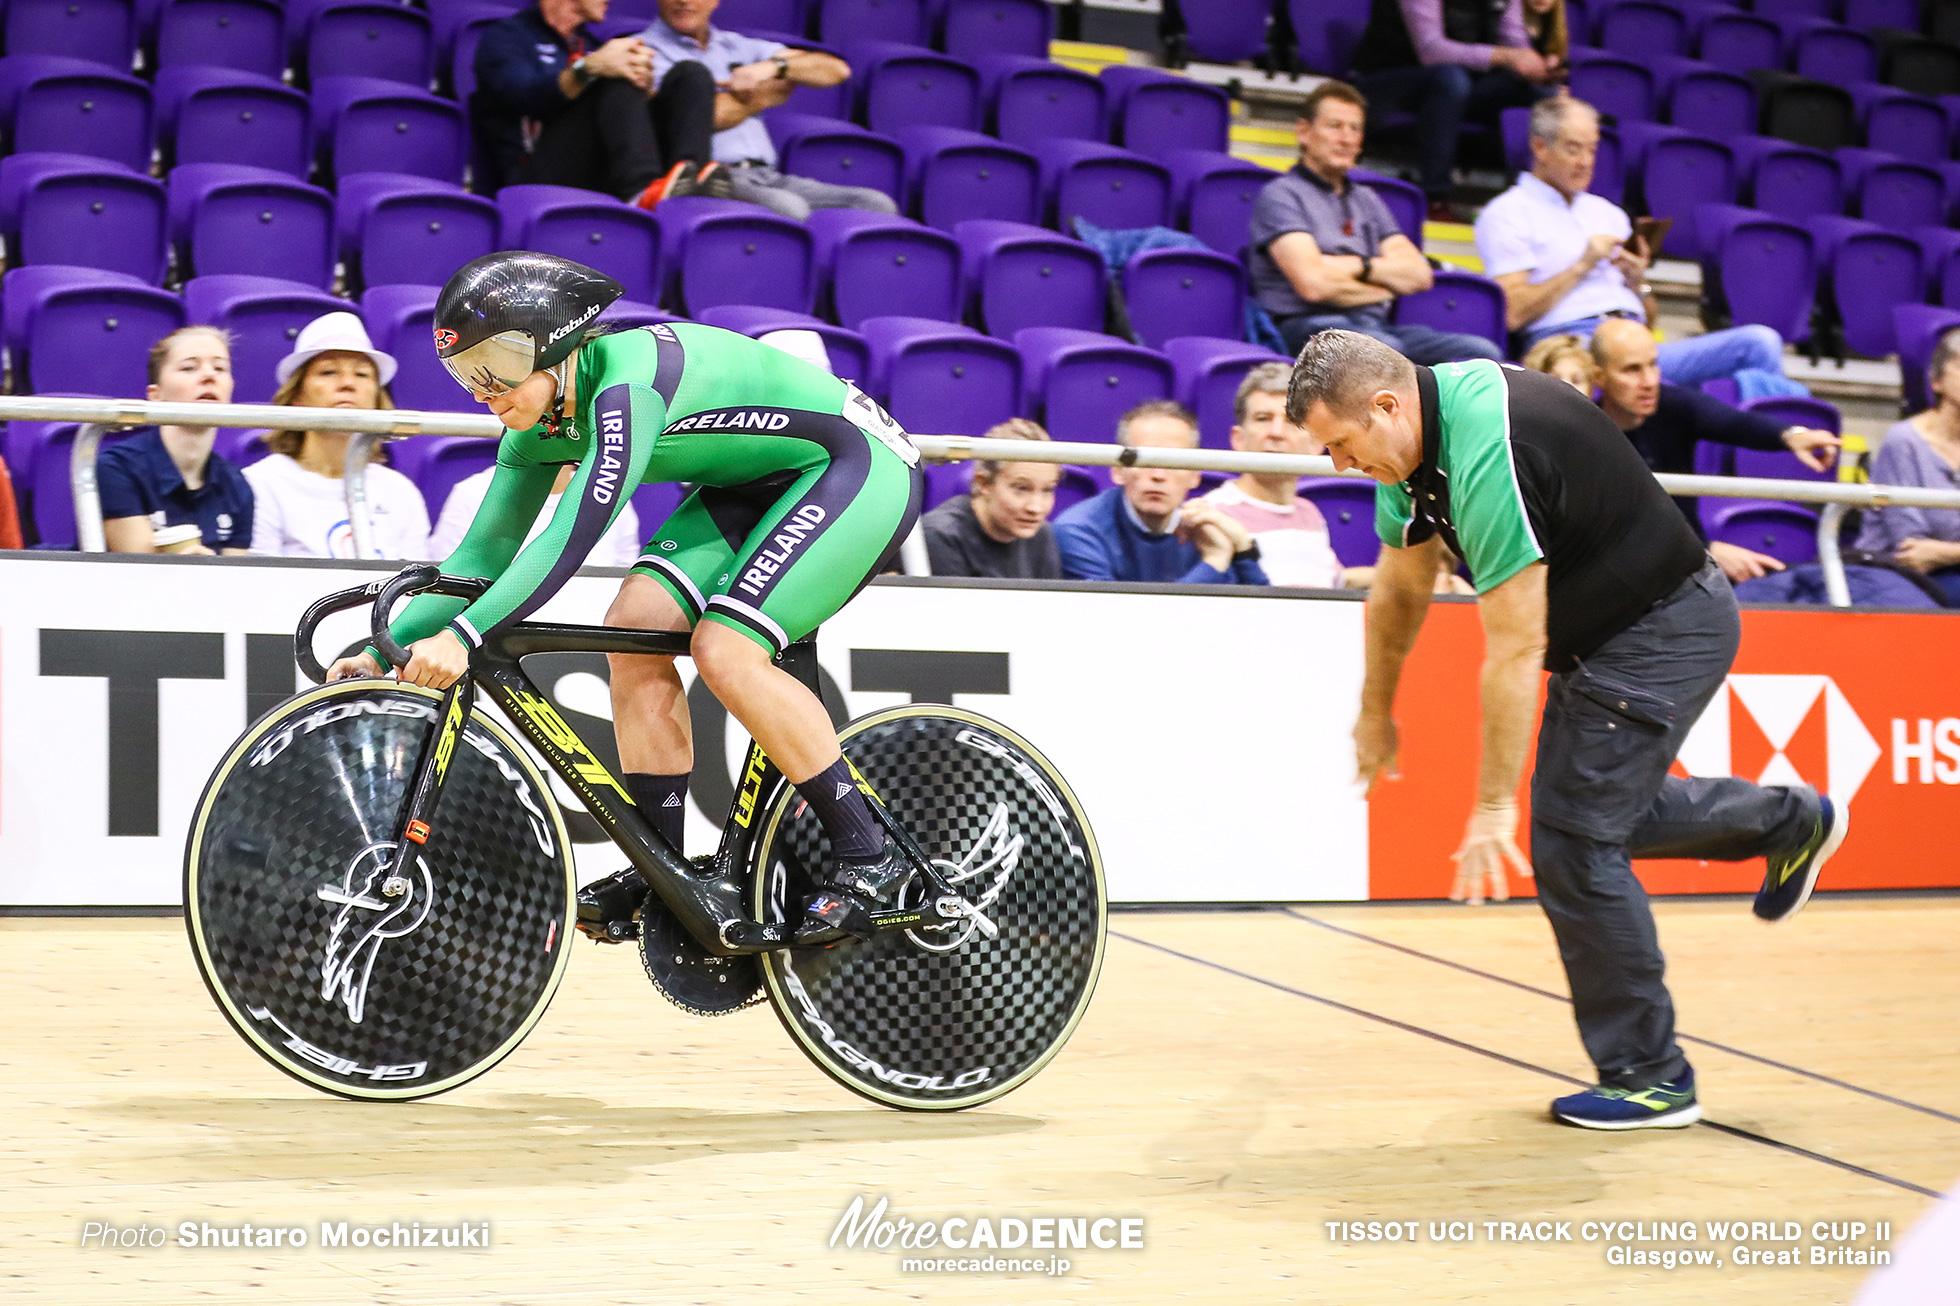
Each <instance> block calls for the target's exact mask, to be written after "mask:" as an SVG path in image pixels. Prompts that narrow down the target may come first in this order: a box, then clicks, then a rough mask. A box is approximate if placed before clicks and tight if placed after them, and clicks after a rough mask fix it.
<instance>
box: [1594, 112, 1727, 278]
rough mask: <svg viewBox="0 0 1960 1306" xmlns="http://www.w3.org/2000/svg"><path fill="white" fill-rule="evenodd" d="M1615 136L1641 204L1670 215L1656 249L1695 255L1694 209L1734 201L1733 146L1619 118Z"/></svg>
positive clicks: (1655, 212)
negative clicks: (1666, 230)
mask: <svg viewBox="0 0 1960 1306" xmlns="http://www.w3.org/2000/svg"><path fill="white" fill-rule="evenodd" d="M1620 141H1621V145H1622V147H1623V149H1624V151H1625V155H1626V158H1627V161H1628V165H1629V166H1628V169H1627V171H1628V173H1629V175H1631V176H1633V177H1634V178H1636V179H1637V187H1636V188H1637V191H1638V193H1639V194H1640V196H1641V197H1642V204H1641V207H1642V208H1643V209H1644V210H1645V211H1646V212H1647V213H1650V214H1652V215H1653V216H1655V217H1657V218H1673V219H1674V226H1673V227H1672V228H1671V229H1670V230H1669V231H1668V233H1667V237H1666V239H1664V240H1663V241H1662V242H1661V252H1662V253H1664V254H1668V255H1671V256H1672V257H1674V258H1685V259H1694V258H1699V257H1701V247H1700V244H1699V242H1698V241H1697V240H1696V239H1695V224H1694V213H1695V209H1696V207H1697V206H1699V205H1702V204H1733V203H1735V199H1736V166H1735V153H1734V151H1732V150H1730V149H1729V147H1728V146H1727V145H1725V144H1723V143H1722V142H1721V141H1718V140H1714V139H1712V138H1710V137H1707V136H1698V135H1695V134H1693V133H1691V132H1685V131H1682V130H1681V129H1680V128H1679V127H1663V126H1661V125H1660V124H1658V123H1648V122H1629V123H1622V124H1621V126H1620Z"/></svg>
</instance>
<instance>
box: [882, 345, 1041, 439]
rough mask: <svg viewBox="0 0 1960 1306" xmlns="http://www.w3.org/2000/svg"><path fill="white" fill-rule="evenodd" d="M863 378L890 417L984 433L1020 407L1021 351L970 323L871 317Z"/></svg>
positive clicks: (912, 427)
mask: <svg viewBox="0 0 1960 1306" xmlns="http://www.w3.org/2000/svg"><path fill="white" fill-rule="evenodd" d="M862 327H863V330H864V339H865V342H866V343H867V344H868V345H870V347H871V373H870V377H869V379H868V381H867V382H866V389H868V390H869V391H870V392H871V394H872V396H873V397H874V398H876V399H877V400H878V401H879V402H880V403H882V404H884V406H885V410H886V411H887V412H889V413H890V414H891V415H892V420H893V421H895V422H897V423H898V424H899V425H900V426H902V427H904V428H905V429H906V430H908V431H917V432H920V433H922V434H930V435H981V434H984V433H985V432H986V431H987V430H988V428H990V427H992V426H995V425H997V424H999V423H1001V422H1004V421H1006V420H1007V419H1008V418H1010V417H1017V416H1019V415H1020V413H1021V409H1022V391H1021V355H1020V354H1019V353H1018V352H1017V351H1016V350H1015V349H1014V347H1013V346H1012V345H1009V344H1007V343H1006V342H1005V341H1001V340H995V339H993V338H991V337H989V336H983V335H981V334H980V333H979V332H978V331H975V330H974V329H973V328H971V327H964V326H960V325H958V324H957V323H952V322H935V321H932V320H931V319H929V318H922V317H907V316H892V317H873V318H866V319H865V320H864V322H863V323H862Z"/></svg>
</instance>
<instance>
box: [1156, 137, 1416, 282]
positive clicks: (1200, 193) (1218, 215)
mask: <svg viewBox="0 0 1960 1306" xmlns="http://www.w3.org/2000/svg"><path fill="white" fill-rule="evenodd" d="M1162 162H1163V164H1164V166H1165V167H1167V168H1169V169H1170V171H1171V215H1172V217H1173V218H1174V219H1175V221H1176V224H1177V227H1178V229H1179V230H1180V231H1188V232H1190V233H1191V234H1192V235H1194V236H1196V237H1197V238H1198V239H1199V240H1202V241H1203V242H1205V244H1207V245H1209V246H1211V247H1212V248H1213V249H1215V250H1217V251H1218V252H1219V253H1221V254H1231V255H1233V256H1237V254H1238V252H1239V251H1240V250H1242V249H1244V248H1245V244H1246V237H1247V233H1248V231H1249V230H1250V229H1251V223H1252V206H1253V205H1254V204H1256V203H1258V202H1259V192H1260V191H1262V190H1264V189H1265V188H1266V184H1267V183H1268V182H1270V181H1272V180H1273V178H1275V177H1277V176H1278V175H1279V174H1278V173H1276V172H1274V171H1272V169H1270V168H1262V167H1260V166H1259V165H1258V164H1256V163H1251V162H1248V161H1247V160H1245V159H1241V158H1239V157H1238V156H1237V155H1233V154H1221V153H1216V152H1214V151H1212V150H1172V151H1171V152H1170V153H1168V154H1166V155H1164V156H1163V159H1162ZM1417 243H1418V244H1420V243H1421V242H1420V241H1418V242H1417Z"/></svg>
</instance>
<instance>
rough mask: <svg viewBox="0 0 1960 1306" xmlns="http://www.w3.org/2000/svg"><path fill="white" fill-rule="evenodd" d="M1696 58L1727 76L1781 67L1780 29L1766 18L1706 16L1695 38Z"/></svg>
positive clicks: (1731, 14)
mask: <svg viewBox="0 0 1960 1306" xmlns="http://www.w3.org/2000/svg"><path fill="white" fill-rule="evenodd" d="M1695 54H1696V56H1697V57H1698V58H1700V59H1701V60H1702V61H1703V62H1704V63H1710V64H1713V65H1714V66H1715V67H1717V68H1726V69H1728V70H1729V71H1730V72H1737V73H1746V72H1748V71H1750V70H1751V69H1753V68H1781V67H1782V66H1783V29H1782V28H1780V27H1778V26H1777V25H1776V24H1775V23H1773V22H1771V21H1770V20H1769V19H1767V18H1762V17H1759V16H1757V15H1755V14H1745V13H1742V12H1741V11H1739V10H1722V11H1714V12H1710V13H1708V15H1707V16H1706V17H1705V18H1704V19H1703V20H1702V22H1701V23H1700V25H1699V27H1698V29H1697V35H1696V41H1695Z"/></svg>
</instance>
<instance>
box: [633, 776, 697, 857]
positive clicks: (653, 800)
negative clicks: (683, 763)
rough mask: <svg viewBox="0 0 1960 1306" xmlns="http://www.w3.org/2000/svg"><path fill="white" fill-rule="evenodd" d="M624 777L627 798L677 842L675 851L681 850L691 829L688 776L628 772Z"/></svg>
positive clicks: (642, 814)
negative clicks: (688, 817)
mask: <svg viewBox="0 0 1960 1306" xmlns="http://www.w3.org/2000/svg"><path fill="white" fill-rule="evenodd" d="M622 778H623V779H624V780H625V781H626V795H627V797H629V798H631V799H632V800H633V805H634V806H635V807H638V808H639V809H640V818H641V819H642V820H644V821H645V822H646V823H647V824H648V825H651V826H652V827H653V828H654V830H655V831H657V832H658V833H659V835H660V837H661V838H663V839H665V840H666V841H667V842H668V843H670V844H672V845H674V851H675V852H681V851H682V848H681V839H682V837H683V836H684V835H685V833H686V831H687V780H688V777H687V775H686V774H685V773H683V774H681V775H648V774H647V773H646V772H645V771H628V772H627V773H626V774H625V776H624V777H622Z"/></svg>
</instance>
